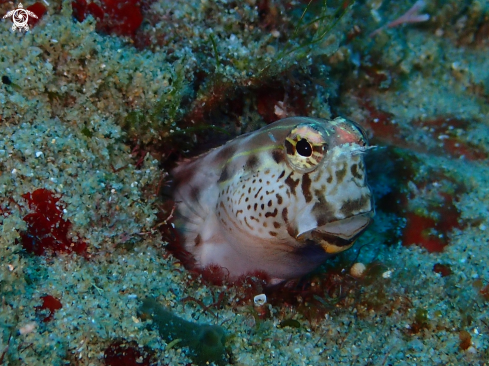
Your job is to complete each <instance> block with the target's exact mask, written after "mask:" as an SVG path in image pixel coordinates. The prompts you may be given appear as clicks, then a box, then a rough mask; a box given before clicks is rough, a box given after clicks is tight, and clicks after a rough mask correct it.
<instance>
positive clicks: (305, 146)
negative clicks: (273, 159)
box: [296, 139, 312, 157]
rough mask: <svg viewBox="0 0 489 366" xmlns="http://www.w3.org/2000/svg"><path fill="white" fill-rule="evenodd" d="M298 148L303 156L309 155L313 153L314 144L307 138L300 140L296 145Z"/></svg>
mask: <svg viewBox="0 0 489 366" xmlns="http://www.w3.org/2000/svg"><path fill="white" fill-rule="evenodd" d="M296 149H297V152H298V153H299V154H300V155H301V156H305V157H308V156H311V155H312V146H311V144H310V143H309V142H308V141H307V140H306V139H302V140H300V141H299V142H298V143H297V145H296Z"/></svg>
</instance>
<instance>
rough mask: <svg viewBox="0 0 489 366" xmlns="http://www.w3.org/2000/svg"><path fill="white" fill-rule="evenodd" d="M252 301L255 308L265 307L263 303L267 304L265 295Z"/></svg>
mask: <svg viewBox="0 0 489 366" xmlns="http://www.w3.org/2000/svg"><path fill="white" fill-rule="evenodd" d="M253 301H254V302H255V305H256V306H262V305H265V303H266V302H267V295H265V294H260V295H256V296H255V297H254V298H253Z"/></svg>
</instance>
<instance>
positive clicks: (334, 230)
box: [309, 212, 373, 254]
mask: <svg viewBox="0 0 489 366" xmlns="http://www.w3.org/2000/svg"><path fill="white" fill-rule="evenodd" d="M372 217H373V212H368V213H364V214H361V215H355V216H352V217H348V218H346V219H342V220H337V221H332V222H328V223H327V224H325V225H322V226H319V227H317V228H316V229H314V230H312V231H311V232H309V234H310V236H309V239H310V240H312V241H314V242H315V243H316V244H318V245H320V246H321V247H322V248H323V250H324V251H325V252H326V253H330V254H334V253H339V252H342V251H344V250H347V249H349V248H350V247H351V246H352V245H353V244H354V243H355V240H356V239H357V238H358V236H359V235H360V234H361V233H362V232H363V231H364V230H365V229H366V228H367V226H368V225H369V224H370V222H371V221H372Z"/></svg>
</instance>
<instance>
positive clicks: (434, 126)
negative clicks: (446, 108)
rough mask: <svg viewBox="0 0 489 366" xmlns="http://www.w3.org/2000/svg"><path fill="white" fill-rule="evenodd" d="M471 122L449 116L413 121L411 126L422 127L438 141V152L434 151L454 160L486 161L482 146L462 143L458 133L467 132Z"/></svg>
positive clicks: (486, 154) (486, 155)
mask: <svg viewBox="0 0 489 366" xmlns="http://www.w3.org/2000/svg"><path fill="white" fill-rule="evenodd" d="M471 123H473V122H471V121H468V120H463V119H459V118H454V117H451V116H436V117H433V118H431V119H427V120H422V121H421V120H418V121H413V125H414V126H417V127H422V128H423V129H424V130H425V131H426V133H427V134H429V135H431V137H432V138H433V139H435V140H437V141H440V149H439V150H440V151H434V152H438V153H440V154H441V153H443V154H447V153H448V154H449V155H450V156H452V157H454V158H460V157H461V156H464V158H465V159H467V160H482V159H487V157H488V156H489V154H488V152H487V151H485V150H484V149H483V147H482V146H477V145H474V144H471V143H470V142H467V141H464V139H463V138H462V136H465V135H466V134H465V133H464V134H461V135H460V134H459V133H458V131H464V132H465V131H467V129H468V128H469V126H470V125H471Z"/></svg>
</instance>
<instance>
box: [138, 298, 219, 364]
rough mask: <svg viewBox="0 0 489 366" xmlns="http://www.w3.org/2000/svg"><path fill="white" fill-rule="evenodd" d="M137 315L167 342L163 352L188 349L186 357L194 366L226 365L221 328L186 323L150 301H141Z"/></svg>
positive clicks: (152, 300)
mask: <svg viewBox="0 0 489 366" xmlns="http://www.w3.org/2000/svg"><path fill="white" fill-rule="evenodd" d="M139 312H140V314H141V315H142V316H143V317H149V318H150V319H152V320H153V324H154V325H156V327H157V329H158V332H159V333H160V335H161V337H162V338H164V339H165V341H166V342H168V345H167V349H170V348H172V347H175V346H178V347H188V348H189V350H190V352H189V357H190V358H191V359H192V360H193V361H194V362H195V363H197V364H198V365H206V364H209V363H210V362H214V363H215V364H217V365H224V364H225V363H226V362H225V355H226V349H225V342H226V335H225V333H224V330H223V329H222V328H221V327H218V326H216V325H208V324H197V323H191V322H188V321H186V320H184V319H182V318H179V317H178V316H176V315H175V314H173V313H171V312H170V311H168V310H166V309H165V308H164V307H163V306H161V305H160V304H158V303H157V302H156V301H155V300H154V299H151V298H148V299H145V300H143V304H142V305H141V307H140V308H139Z"/></svg>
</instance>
